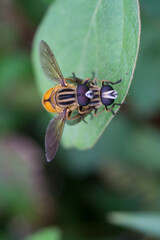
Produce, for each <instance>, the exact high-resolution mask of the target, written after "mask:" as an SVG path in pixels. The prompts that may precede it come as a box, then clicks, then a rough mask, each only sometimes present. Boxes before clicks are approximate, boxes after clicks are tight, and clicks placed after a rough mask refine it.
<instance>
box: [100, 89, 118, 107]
mask: <svg viewBox="0 0 160 240" xmlns="http://www.w3.org/2000/svg"><path fill="white" fill-rule="evenodd" d="M112 91H113V92H115V91H114V89H113V88H112V87H111V86H110V85H105V86H103V87H102V88H101V101H102V103H103V104H104V105H105V106H109V105H111V104H113V103H114V100H115V98H116V96H115V97H114V96H111V94H112Z"/></svg>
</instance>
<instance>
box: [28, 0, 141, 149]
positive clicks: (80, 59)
mask: <svg viewBox="0 0 160 240" xmlns="http://www.w3.org/2000/svg"><path fill="white" fill-rule="evenodd" d="M62 6H63V11H62ZM53 23H54V26H53ZM77 29H78V31H77ZM139 35H140V19H139V9H138V2H137V0H134V1H132V2H131V1H130V0H120V1H118V2H117V1H103V0H99V1H97V0H90V1H80V2H79V1H76V2H75V1H74V0H68V1H63V0H62V1H56V2H54V3H53V5H51V7H50V8H49V10H48V12H47V14H46V15H45V18H44V20H43V21H42V23H41V25H40V27H39V28H38V32H37V33H36V37H35V40H34V45H33V65H34V69H35V74H36V78H37V84H38V86H39V89H40V90H41V92H42V93H43V94H44V89H46V90H47V89H48V88H49V87H51V85H49V83H48V82H47V80H46V79H45V76H44V74H43V73H42V69H41V66H40V60H39V49H38V43H39V42H40V40H45V41H46V42H47V43H48V44H49V46H50V47H51V49H52V50H53V51H54V54H55V56H56V58H57V60H58V63H59V64H60V67H61V69H62V73H63V75H64V76H65V77H68V76H70V75H71V73H72V72H75V73H76V75H77V76H78V77H80V78H82V79H85V78H88V77H90V76H91V72H92V71H94V72H95V75H96V78H97V79H99V80H103V79H108V80H110V81H113V82H116V81H117V80H119V79H122V83H121V84H119V85H117V86H116V90H117V91H118V93H119V97H118V99H117V102H118V103H121V102H123V100H124V98H125V96H126V94H127V92H128V89H129V85H130V83H131V79H132V77H133V72H134V68H135V62H136V58H137V54H138V47H139V37H140V36H139ZM71 43H72V44H71ZM112 118H113V115H112V113H108V114H107V113H106V112H104V113H103V114H101V115H99V116H97V117H96V118H94V119H91V118H90V116H88V118H87V122H88V124H87V125H85V124H84V123H83V122H81V123H80V124H78V125H76V126H65V130H64V135H63V144H64V146H65V147H73V146H74V147H76V148H77V149H87V148H90V147H91V146H93V145H94V144H95V143H96V141H97V140H98V138H99V137H100V136H101V135H102V133H103V132H104V129H105V127H106V126H107V125H108V123H109V122H110V121H111V119H112ZM86 133H88V134H86Z"/></svg>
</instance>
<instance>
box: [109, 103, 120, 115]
mask: <svg viewBox="0 0 160 240" xmlns="http://www.w3.org/2000/svg"><path fill="white" fill-rule="evenodd" d="M121 105H122V104H121V103H113V105H112V107H111V108H108V107H107V106H105V108H106V111H107V112H112V114H113V115H114V116H115V112H114V111H113V108H114V106H121Z"/></svg>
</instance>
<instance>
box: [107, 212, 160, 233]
mask: <svg viewBox="0 0 160 240" xmlns="http://www.w3.org/2000/svg"><path fill="white" fill-rule="evenodd" d="M109 222H111V223H113V224H116V225H119V226H124V227H128V228H131V229H133V230H137V231H140V232H142V233H144V234H146V235H151V236H156V237H160V214H156V213H124V212H122V213H119V212H117V213H116V212H113V213H111V214H109Z"/></svg>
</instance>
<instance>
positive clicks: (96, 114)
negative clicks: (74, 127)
mask: <svg viewBox="0 0 160 240" xmlns="http://www.w3.org/2000/svg"><path fill="white" fill-rule="evenodd" d="M104 110H105V108H103V109H102V110H101V111H100V112H98V113H97V111H98V109H97V108H96V109H95V111H94V116H98V115H99V114H101V113H102V112H103V111H104Z"/></svg>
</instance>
